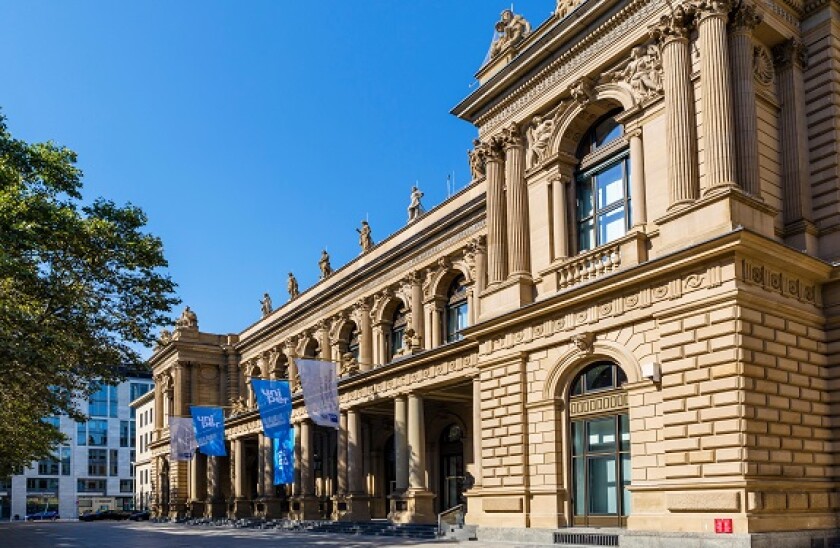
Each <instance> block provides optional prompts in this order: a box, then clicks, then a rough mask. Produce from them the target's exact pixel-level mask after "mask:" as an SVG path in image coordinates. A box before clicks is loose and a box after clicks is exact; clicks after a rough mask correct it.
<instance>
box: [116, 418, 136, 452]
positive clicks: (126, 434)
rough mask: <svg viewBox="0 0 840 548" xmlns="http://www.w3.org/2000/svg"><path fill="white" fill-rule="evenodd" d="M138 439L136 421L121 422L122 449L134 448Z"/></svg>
mask: <svg viewBox="0 0 840 548" xmlns="http://www.w3.org/2000/svg"><path fill="white" fill-rule="evenodd" d="M136 437H137V430H136V428H135V424H134V421H120V447H134V444H135V443H136V442H135V439H134V438H136Z"/></svg>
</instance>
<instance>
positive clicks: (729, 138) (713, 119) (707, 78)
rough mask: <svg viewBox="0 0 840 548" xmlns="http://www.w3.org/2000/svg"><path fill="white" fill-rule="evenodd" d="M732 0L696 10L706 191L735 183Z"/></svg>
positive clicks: (709, 0)
mask: <svg viewBox="0 0 840 548" xmlns="http://www.w3.org/2000/svg"><path fill="white" fill-rule="evenodd" d="M731 7H732V1H731V0H702V1H701V2H700V3H699V6H698V10H697V21H698V22H697V29H698V33H699V39H698V44H699V48H700V86H701V89H702V94H703V139H704V146H703V156H704V159H705V167H706V185H705V186H706V191H710V190H713V189H715V188H717V187H721V186H732V185H734V184H735V180H736V176H735V144H734V136H735V116H734V109H733V107H732V81H731V80H732V79H731V70H730V64H729V44H728V38H727V34H726V24H727V20H728V18H729V10H730V9H731Z"/></svg>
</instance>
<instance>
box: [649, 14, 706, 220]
mask: <svg viewBox="0 0 840 548" xmlns="http://www.w3.org/2000/svg"><path fill="white" fill-rule="evenodd" d="M689 25H690V17H689V14H688V13H686V11H685V9H684V8H683V7H682V6H678V7H676V8H674V10H673V12H672V13H671V14H670V15H666V16H664V17H663V18H662V20H661V24H660V25H659V26H656V27H654V28H652V29H651V34H652V35H653V37H654V38H656V39H657V41H658V42H659V43H660V44H661V46H662V67H663V72H664V76H663V80H664V91H665V120H666V122H665V124H666V125H665V131H666V137H667V142H668V146H667V147H666V153H667V154H668V180H669V182H670V186H669V202H670V204H669V208H676V207H679V206H681V205H685V204H688V203H691V202H693V201H694V200H696V199H697V198H698V197H699V196H700V183H699V177H698V174H697V173H698V165H697V127H696V125H695V116H694V91H693V85H692V83H691V54H690V52H689V49H688V33H689V29H690V26H689Z"/></svg>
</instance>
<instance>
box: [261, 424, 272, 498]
mask: <svg viewBox="0 0 840 548" xmlns="http://www.w3.org/2000/svg"><path fill="white" fill-rule="evenodd" d="M259 449H260V460H261V461H262V462H261V466H260V471H261V474H262V476H261V478H260V488H261V492H260V496H261V497H271V496H272V495H274V441H273V440H272V439H271V438H269V437H268V436H266V435H264V434H263V433H260V435H259Z"/></svg>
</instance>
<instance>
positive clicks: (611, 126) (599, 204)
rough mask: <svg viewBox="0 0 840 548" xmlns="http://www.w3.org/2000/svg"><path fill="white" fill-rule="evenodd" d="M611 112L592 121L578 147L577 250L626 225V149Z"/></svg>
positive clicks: (600, 242)
mask: <svg viewBox="0 0 840 548" xmlns="http://www.w3.org/2000/svg"><path fill="white" fill-rule="evenodd" d="M615 114H616V113H615V112H613V113H611V114H609V115H607V116H606V117H604V118H602V119H601V120H600V121H599V122H598V123H596V124H595V125H594V126H593V127H592V129H590V130H589V131H588V132H587V133H586V135H585V136H584V137H583V140H582V141H581V144H580V147H579V149H578V158H580V166H579V168H578V171H577V173H576V174H575V181H576V186H575V189H576V192H577V209H576V218H577V219H576V220H577V229H578V251H587V250H590V249H594V248H596V247H598V246H600V245H604V244H606V243H609V242H611V241H612V240H615V239H616V238H619V237H621V236H623V235H624V234H625V233H626V232H627V230H628V229H629V228H630V184H629V181H630V160H629V156H630V152H629V150H628V147H627V146H626V145H625V142H624V140H623V139H622V137H623V134H624V128H623V127H622V126H621V124H619V123H618V122H617V121H616V120H615V118H614V115H615Z"/></svg>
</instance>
